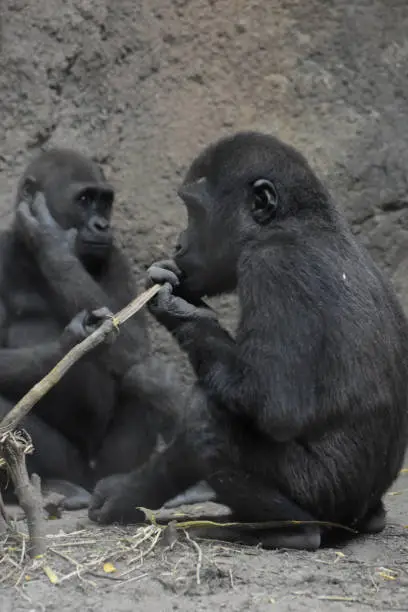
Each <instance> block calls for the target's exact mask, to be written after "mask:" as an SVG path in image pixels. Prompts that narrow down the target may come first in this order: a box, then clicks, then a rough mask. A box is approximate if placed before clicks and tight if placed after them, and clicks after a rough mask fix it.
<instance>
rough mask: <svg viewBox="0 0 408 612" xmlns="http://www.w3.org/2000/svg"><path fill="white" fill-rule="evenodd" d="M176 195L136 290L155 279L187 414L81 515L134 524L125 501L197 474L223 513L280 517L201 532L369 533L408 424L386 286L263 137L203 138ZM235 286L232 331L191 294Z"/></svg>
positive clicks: (406, 339) (159, 496) (302, 176)
mask: <svg viewBox="0 0 408 612" xmlns="http://www.w3.org/2000/svg"><path fill="white" fill-rule="evenodd" d="M179 194H180V196H181V198H182V199H183V201H184V204H185V205H186V207H187V213H188V226H187V229H186V231H185V232H183V233H182V234H181V236H180V240H179V245H178V248H177V250H176V254H175V258H174V261H167V262H158V263H157V264H154V265H153V266H151V268H150V269H149V272H148V285H149V284H151V283H156V282H158V283H162V284H163V287H162V288H161V290H160V291H159V293H158V294H157V296H156V297H155V299H153V300H152V301H151V302H150V310H151V312H152V313H153V314H154V315H155V317H156V318H157V320H158V321H159V322H160V323H161V324H162V325H164V326H165V327H166V329H167V330H169V331H170V332H171V333H172V334H173V336H174V338H175V339H176V340H177V341H178V343H179V344H180V346H181V347H182V349H183V350H184V351H185V352H186V353H187V355H188V357H189V359H190V361H191V364H192V366H193V368H194V370H195V372H196V374H197V383H196V385H195V387H194V390H193V395H192V402H191V406H190V408H189V413H188V417H187V423H186V426H185V429H184V431H182V432H181V433H180V435H178V436H177V438H176V439H175V441H174V442H173V443H171V444H170V445H169V446H168V447H167V448H166V449H165V450H164V451H163V452H161V453H159V454H157V455H154V456H152V457H151V458H150V459H149V461H148V462H147V463H146V464H145V465H144V466H142V467H141V468H140V469H139V470H136V471H133V472H131V473H129V474H125V475H121V476H118V475H116V476H112V477H110V478H106V479H103V480H101V482H99V483H98V484H97V486H96V489H95V491H94V494H93V498H92V502H91V505H90V508H89V516H90V518H91V519H92V520H94V521H98V522H100V523H111V522H114V521H119V522H133V521H136V522H138V521H141V520H142V518H143V513H142V512H140V511H139V510H137V507H138V506H143V507H148V508H159V507H161V506H162V505H163V503H165V502H166V501H167V500H169V499H171V498H173V497H174V496H175V495H178V494H180V493H182V492H183V491H185V490H186V489H187V488H188V487H190V486H192V485H194V484H195V483H197V482H198V481H203V480H204V481H206V482H207V483H208V484H209V486H210V487H211V488H212V489H213V490H214V491H215V494H216V497H217V500H218V501H219V502H220V503H222V504H225V505H226V506H229V507H230V509H231V510H232V513H233V516H234V519H235V520H236V521H238V522H241V523H242V522H250V523H254V522H258V523H262V522H265V523H267V522H270V521H279V522H281V521H283V522H285V521H288V522H289V523H292V524H291V525H286V526H283V525H282V524H280V528H276V525H275V526H274V529H271V528H269V529H267V528H266V527H264V528H261V529H260V530H257V531H256V532H248V531H245V529H243V528H242V527H240V528H238V527H237V528H236V529H233V530H231V529H229V528H228V529H225V528H224V529H223V528H221V529H220V530H218V529H217V530H214V529H212V530H211V531H210V532H209V533H205V534H203V535H207V536H210V537H211V536H212V537H217V538H219V537H221V538H223V539H236V540H240V541H242V542H246V543H262V545H263V546H264V547H273V548H275V547H286V548H301V549H309V550H314V549H317V548H319V547H320V546H321V544H322V543H325V542H327V541H328V537H329V536H333V535H335V531H336V530H334V533H333V531H330V528H329V527H328V526H327V525H324V526H323V525H322V524H321V522H323V521H324V522H326V523H327V522H330V523H337V524H340V525H342V526H344V527H348V528H351V529H354V530H356V531H357V532H366V533H374V532H377V531H381V530H382V529H383V528H384V525H385V511H384V507H383V502H382V497H383V495H384V493H385V492H386V491H387V489H388V488H389V487H390V485H391V484H392V482H393V481H394V479H395V478H396V476H397V474H398V472H399V470H400V468H401V465H402V462H403V458H404V453H405V449H406V445H407V433H408V411H407V398H408V324H407V320H406V318H405V316H404V314H403V311H402V308H401V307H400V304H399V302H398V300H397V298H396V296H395V294H394V291H393V290H392V288H391V286H390V284H389V283H388V282H387V281H386V280H385V278H384V276H383V274H382V273H381V272H380V271H379V269H378V268H377V266H376V265H375V264H374V262H373V260H372V258H371V257H370V256H369V254H368V253H367V252H366V251H365V250H364V249H363V248H362V247H361V246H359V245H358V244H357V242H356V240H355V238H354V237H353V235H352V232H351V230H350V229H349V227H348V226H347V224H346V222H345V220H344V218H343V216H342V215H341V213H340V212H339V210H338V208H337V207H336V205H335V204H334V202H333V200H332V198H331V197H330V195H329V194H328V193H327V191H326V189H325V188H324V187H323V185H322V184H321V182H320V181H319V180H318V179H317V177H316V176H315V175H314V173H313V172H312V170H311V168H310V167H309V165H308V163H307V162H306V160H305V159H304V158H303V156H302V155H300V154H299V153H298V152H297V151H296V150H294V149H293V148H292V147H290V146H288V145H286V144H284V143H282V142H280V141H279V140H278V139H276V138H273V137H271V136H268V135H264V134H259V133H239V134H236V135H235V136H233V137H230V138H226V139H222V140H220V141H219V142H217V143H215V144H213V145H212V146H210V147H208V148H207V149H205V150H204V151H203V153H202V154H201V155H199V157H198V158H197V159H196V160H195V161H194V162H193V164H192V166H191V167H190V170H189V171H188V173H187V176H186V178H185V181H184V183H183V185H182V187H181V189H180V191H179ZM234 289H237V290H238V296H239V301H240V320H239V324H238V329H237V333H236V337H235V338H232V337H231V336H230V334H229V333H227V332H226V331H225V330H224V329H223V328H222V327H221V326H220V324H219V322H218V320H217V317H216V315H215V313H214V312H213V311H212V310H211V309H210V308H209V307H208V306H207V305H206V304H205V302H204V301H203V299H202V298H203V296H205V295H207V296H213V295H216V294H221V293H224V292H229V291H232V290H234ZM294 521H295V522H299V523H300V524H298V525H293V522H294ZM338 533H339V532H338ZM340 533H341V530H340Z"/></svg>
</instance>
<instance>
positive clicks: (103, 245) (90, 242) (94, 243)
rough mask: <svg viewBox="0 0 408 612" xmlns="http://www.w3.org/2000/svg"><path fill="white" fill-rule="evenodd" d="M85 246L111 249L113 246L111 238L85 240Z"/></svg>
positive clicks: (83, 242)
mask: <svg viewBox="0 0 408 612" xmlns="http://www.w3.org/2000/svg"><path fill="white" fill-rule="evenodd" d="M82 244H83V246H85V247H87V248H91V249H110V247H111V246H112V241H111V240H99V241H96V240H83V241H82Z"/></svg>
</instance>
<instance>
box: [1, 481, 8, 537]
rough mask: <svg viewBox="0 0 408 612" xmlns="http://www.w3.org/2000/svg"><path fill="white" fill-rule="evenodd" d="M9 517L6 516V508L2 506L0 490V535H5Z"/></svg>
mask: <svg viewBox="0 0 408 612" xmlns="http://www.w3.org/2000/svg"><path fill="white" fill-rule="evenodd" d="M8 523H9V517H8V515H7V511H6V506H5V505H4V501H3V496H2V494H1V490H0V534H2V533H6V531H7V530H8Z"/></svg>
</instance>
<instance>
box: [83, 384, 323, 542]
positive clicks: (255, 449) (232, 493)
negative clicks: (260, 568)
mask: <svg viewBox="0 0 408 612" xmlns="http://www.w3.org/2000/svg"><path fill="white" fill-rule="evenodd" d="M261 442H262V441H259V440H258V439H255V438H254V439H252V436H251V434H250V432H247V431H246V430H245V429H244V428H242V427H240V426H237V425H236V423H234V421H232V420H231V418H230V417H229V415H228V414H227V415H225V414H220V412H219V411H218V410H217V409H216V407H214V406H213V404H212V403H211V401H208V400H207V398H206V397H205V395H204V393H202V392H201V391H200V390H197V391H196V393H195V398H194V402H193V405H191V411H190V417H189V419H188V426H186V429H185V431H184V433H182V434H180V435H179V436H178V437H177V438H176V439H175V440H174V441H173V442H172V443H171V444H170V445H169V446H168V447H167V448H166V449H165V450H164V451H163V452H161V453H159V454H157V455H155V456H153V457H152V458H151V460H150V461H148V462H147V463H146V464H145V465H144V466H143V467H142V468H141V469H140V470H138V471H136V472H134V473H133V474H130V475H129V476H128V477H126V479H125V480H123V479H122V478H118V479H116V478H114V479H109V478H108V479H106V480H102V481H101V482H99V483H98V485H97V487H96V489H95V492H94V495H93V499H92V502H91V506H90V511H89V516H90V518H91V519H92V520H95V521H98V522H101V523H110V522H116V521H118V522H140V520H141V516H140V514H141V513H140V511H137V510H136V508H137V507H138V506H144V507H148V508H151V509H155V508H160V507H161V506H162V505H163V504H164V503H165V502H166V501H168V500H169V499H172V498H174V497H175V496H176V495H179V494H180V493H182V492H184V491H186V490H187V489H188V488H189V487H192V486H193V485H195V484H196V483H197V482H199V481H201V480H204V479H205V480H206V481H207V482H208V483H209V485H210V486H211V487H212V488H213V489H214V491H215V493H216V495H217V500H218V501H219V502H220V503H221V504H224V505H226V506H228V507H230V508H231V510H232V511H233V514H234V520H237V521H239V522H251V523H254V522H269V521H288V522H289V524H290V523H293V521H301V522H304V521H313V517H312V516H311V515H310V514H309V513H308V512H307V511H305V510H303V508H301V507H300V506H298V505H297V504H296V503H295V502H294V501H293V500H291V499H290V498H289V497H288V496H287V495H285V493H284V492H283V491H281V490H280V488H279V486H278V485H277V484H276V483H275V478H274V472H275V470H278V471H279V469H280V467H279V465H278V461H279V453H276V457H273V456H272V457H271V456H270V451H269V450H268V455H265V453H266V452H267V449H269V448H270V445H269V444H268V445H266V446H265V445H262V443H261ZM272 454H273V453H272ZM274 459H275V461H276V462H275V461H274ZM262 472H267V475H266V474H265V476H264V478H265V481H261V479H260V477H259V474H260V473H262ZM200 535H201V536H205V537H210V538H212V537H216V538H217V539H218V538H220V537H221V538H222V539H232V540H234V541H235V540H239V541H241V542H244V543H261V544H262V545H263V546H265V547H272V548H274V547H288V548H302V549H313V550H314V549H316V548H318V547H319V546H320V529H319V527H317V526H314V525H307V526H305V525H302V526H300V527H294V528H288V529H282V528H280V529H273V530H271V529H268V530H266V529H265V530H262V531H259V530H257V531H256V532H248V531H247V530H246V529H241V528H237V529H236V530H231V528H230V527H227V528H219V529H218V528H217V531H214V529H213V528H211V529H208V530H207V529H205V530H204V531H201V530H200Z"/></svg>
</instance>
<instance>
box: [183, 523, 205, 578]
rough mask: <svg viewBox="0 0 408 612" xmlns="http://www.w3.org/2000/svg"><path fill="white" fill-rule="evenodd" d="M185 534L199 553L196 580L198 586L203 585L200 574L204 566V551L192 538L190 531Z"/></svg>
mask: <svg viewBox="0 0 408 612" xmlns="http://www.w3.org/2000/svg"><path fill="white" fill-rule="evenodd" d="M184 534H185V536H186V538H187V540H188V541H189V542H190V544H191V545H192V546H193V547H194V548H195V549H196V551H197V565H196V580H197V584H201V578H200V572H201V566H202V564H203V551H202V550H201V548H200V546H199V545H198V544H197V542H195V541H194V540H193V538H191V537H190V534H189V533H188V531H184Z"/></svg>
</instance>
